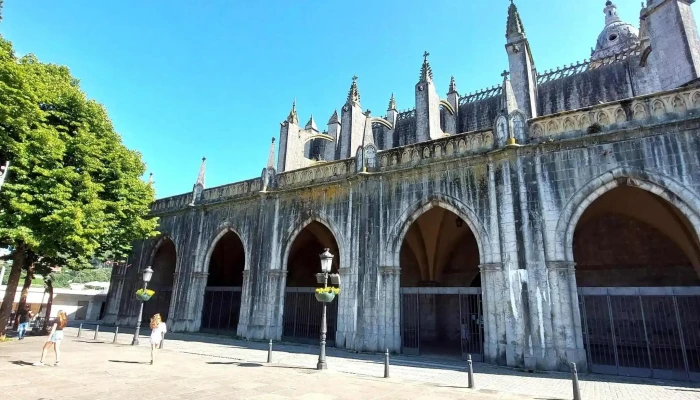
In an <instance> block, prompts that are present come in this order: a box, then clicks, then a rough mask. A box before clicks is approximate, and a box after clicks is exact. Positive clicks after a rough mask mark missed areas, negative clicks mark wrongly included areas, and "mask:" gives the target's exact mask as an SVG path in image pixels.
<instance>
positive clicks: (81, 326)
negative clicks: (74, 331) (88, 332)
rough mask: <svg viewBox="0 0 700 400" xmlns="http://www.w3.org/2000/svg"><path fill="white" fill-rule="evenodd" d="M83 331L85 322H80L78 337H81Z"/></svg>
mask: <svg viewBox="0 0 700 400" xmlns="http://www.w3.org/2000/svg"><path fill="white" fill-rule="evenodd" d="M81 333H83V324H80V326H79V327H78V337H80V334H81Z"/></svg>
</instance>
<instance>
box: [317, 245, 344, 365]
mask: <svg viewBox="0 0 700 400" xmlns="http://www.w3.org/2000/svg"><path fill="white" fill-rule="evenodd" d="M320 257H321V273H320V274H316V281H317V282H318V283H323V287H324V288H327V287H328V278H331V283H332V284H334V285H338V286H339V287H340V275H338V274H331V273H330V272H331V265H332V264H333V254H331V252H330V249H324V250H323V253H321V255H320ZM327 330H328V328H327V327H326V303H325V302H323V314H322V316H321V346H320V347H321V349H320V353H319V355H318V363H317V364H316V369H318V370H321V369H327V368H328V365H327V364H326V331H327Z"/></svg>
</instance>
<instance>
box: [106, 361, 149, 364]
mask: <svg viewBox="0 0 700 400" xmlns="http://www.w3.org/2000/svg"><path fill="white" fill-rule="evenodd" d="M108 361H109V362H113V363H124V364H149V363H148V362H143V361H125V360H108Z"/></svg>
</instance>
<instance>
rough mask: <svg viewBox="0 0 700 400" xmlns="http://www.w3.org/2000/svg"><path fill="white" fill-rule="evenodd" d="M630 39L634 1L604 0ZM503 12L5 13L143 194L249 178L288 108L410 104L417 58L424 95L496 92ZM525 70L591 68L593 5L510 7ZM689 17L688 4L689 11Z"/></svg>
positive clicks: (327, 8)
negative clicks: (73, 81)
mask: <svg viewBox="0 0 700 400" xmlns="http://www.w3.org/2000/svg"><path fill="white" fill-rule="evenodd" d="M615 3H616V4H617V6H618V11H619V13H620V15H621V17H622V18H623V19H624V20H625V21H628V22H631V23H633V24H635V25H638V22H639V10H640V0H616V1H615ZM508 4H509V1H508V0H481V1H476V0H432V1H429V2H425V1H417V0H414V1H405V0H403V1H399V0H386V1H376V0H375V1H366V0H356V1H352V2H348V1H334V0H325V1H322V0H313V1H312V0H308V1H307V0H288V1H280V0H268V1H243V0H206V1H204V0H202V1H197V0H189V1H185V0H170V1H165V0H149V1H142V0H140V1H136V0H128V1H102V0H99V1H97V0H70V1H55V0H54V1H48V0H41V1H40V0H6V1H5V7H4V15H3V16H4V19H3V21H2V23H1V24H0V32H2V34H3V35H4V36H5V37H6V38H7V39H9V40H11V41H12V42H13V43H14V46H15V49H16V51H17V52H18V54H26V53H30V52H31V53H34V54H36V55H37V57H39V59H41V60H42V61H45V62H52V63H58V64H63V65H67V66H69V67H70V69H71V71H72V73H73V75H74V76H75V77H77V78H78V79H80V81H81V84H82V88H83V90H85V91H86V92H87V94H88V95H89V96H90V97H91V98H94V99H96V100H97V101H99V102H100V103H102V104H104V105H105V106H106V108H107V110H108V111H109V114H110V116H111V118H112V121H113V122H114V125H115V127H116V129H117V131H118V132H119V133H120V134H121V135H122V137H123V138H124V142H125V143H126V145H127V146H129V147H130V148H132V149H136V150H138V151H140V152H141V153H142V154H143V158H144V161H145V162H146V163H147V165H148V169H149V171H150V172H153V174H154V178H155V181H156V191H157V196H158V197H159V198H160V197H165V196H170V195H174V194H178V193H184V192H188V191H190V190H191V189H192V185H193V184H194V181H195V179H196V176H197V171H198V169H199V164H200V162H201V161H200V160H201V158H202V156H206V157H207V187H213V186H218V185H223V184H226V183H231V182H235V181H239V180H243V179H250V178H254V177H258V176H260V172H261V170H262V168H263V167H264V166H265V163H266V160H267V153H268V149H269V143H270V138H271V137H272V136H275V137H278V135H279V127H280V125H279V123H280V122H281V121H283V120H284V119H285V117H286V116H287V114H288V113H289V109H290V106H291V103H292V100H293V99H294V98H295V97H296V99H297V106H298V107H297V109H298V112H299V119H300V123H301V124H302V125H303V124H305V123H306V121H307V120H308V118H309V116H310V114H312V113H313V115H314V117H315V118H316V121H317V123H318V126H319V128H320V129H321V130H323V129H325V127H326V122H327V121H328V118H329V117H330V116H331V114H332V113H333V110H335V109H340V107H341V106H342V105H343V104H344V102H345V98H346V96H347V91H348V88H349V87H350V82H351V79H350V78H351V77H352V76H353V75H354V74H356V75H357V76H359V80H358V85H359V89H360V94H361V96H362V106H363V107H364V108H365V109H368V108H369V109H371V110H372V111H373V114H374V115H381V114H384V110H386V107H387V104H388V101H389V96H390V94H391V92H394V94H395V96H396V99H397V107H398V108H399V109H408V108H412V107H413V106H414V85H415V84H416V82H417V79H418V73H419V70H420V65H421V62H422V54H423V51H425V50H427V51H429V52H430V54H431V56H430V63H431V66H432V68H433V72H434V75H435V81H436V85H437V87H438V93H439V94H440V95H441V96H444V95H445V93H446V92H447V88H448V83H449V79H450V75H454V76H455V79H456V81H457V87H458V89H459V91H460V94H464V93H465V92H471V91H475V90H478V89H481V88H484V87H487V86H492V85H495V84H499V83H500V81H501V77H500V74H501V72H502V71H503V70H504V69H506V68H507V57H506V52H505V49H504V45H505V37H504V35H505V26H506V16H507V9H508ZM516 4H517V5H518V8H519V10H520V13H521V16H522V18H523V21H524V24H525V30H526V32H527V35H528V37H529V39H530V44H531V46H532V52H533V55H534V57H535V62H536V65H537V67H538V70H540V71H543V70H545V69H550V68H553V67H557V66H561V65H563V64H570V63H573V62H576V61H579V60H583V59H584V58H588V57H589V56H590V49H591V47H592V46H594V45H595V41H596V38H597V36H598V33H599V32H600V31H601V30H602V28H603V26H604V15H603V8H604V6H605V1H604V0H586V1H574V0H560V1H552V0H517V1H516ZM693 9H694V11H695V13H696V14H698V8H697V6H693Z"/></svg>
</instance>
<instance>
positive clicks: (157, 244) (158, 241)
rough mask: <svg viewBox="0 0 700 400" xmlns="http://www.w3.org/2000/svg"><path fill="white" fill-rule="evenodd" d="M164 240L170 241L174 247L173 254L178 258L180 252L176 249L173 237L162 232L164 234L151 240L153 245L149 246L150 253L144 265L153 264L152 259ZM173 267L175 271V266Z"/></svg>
mask: <svg viewBox="0 0 700 400" xmlns="http://www.w3.org/2000/svg"><path fill="white" fill-rule="evenodd" d="M166 241H170V242H172V244H173V247H175V256H176V257H177V259H178V260H179V258H180V252H179V251H178V249H177V244H175V241H174V240H173V238H172V237H171V236H170V234H169V233H164V234H161V235H160V236H159V237H158V239H156V240H155V241H154V242H152V243H153V245H152V247H151V251H150V254H149V255H148V264H146V265H153V260H154V259H155V257H156V253H157V252H158V249H159V248H160V247H161V246H162V245H163V244H164V243H165V242H166ZM140 267H143V266H140ZM175 269H176V271H177V266H175Z"/></svg>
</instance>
